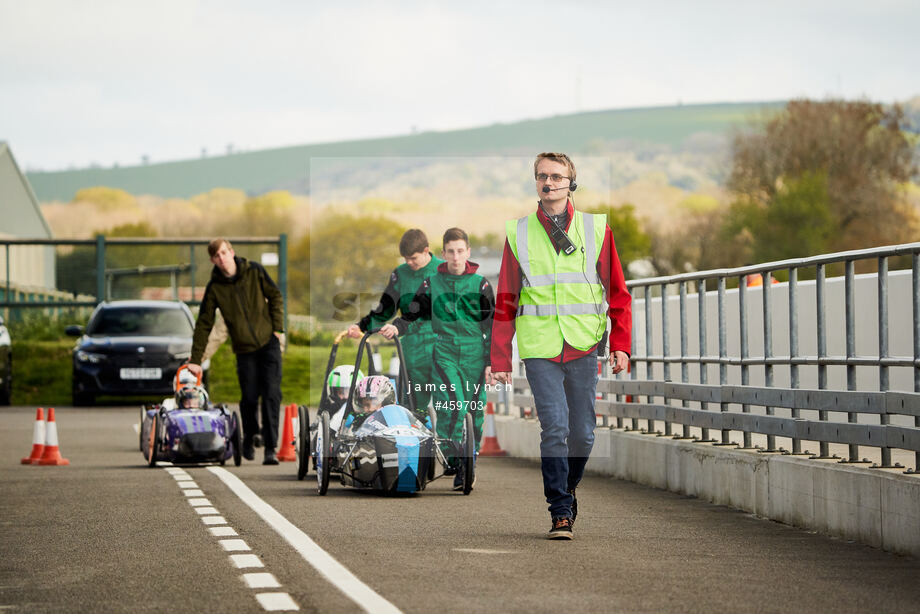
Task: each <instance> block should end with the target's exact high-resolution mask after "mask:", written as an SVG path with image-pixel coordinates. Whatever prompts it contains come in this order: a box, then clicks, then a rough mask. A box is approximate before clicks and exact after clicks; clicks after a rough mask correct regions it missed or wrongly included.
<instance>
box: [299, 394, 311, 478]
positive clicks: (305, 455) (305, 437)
mask: <svg viewBox="0 0 920 614" xmlns="http://www.w3.org/2000/svg"><path fill="white" fill-rule="evenodd" d="M309 472H310V410H309V409H307V408H306V407H305V406H303V405H301V406H300V407H298V408H297V479H298V480H302V479H304V477H306V475H307V473H309Z"/></svg>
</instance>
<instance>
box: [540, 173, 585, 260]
mask: <svg viewBox="0 0 920 614" xmlns="http://www.w3.org/2000/svg"><path fill="white" fill-rule="evenodd" d="M577 187H578V184H577V183H575V182H574V181H571V180H570V181H569V185H567V186H562V187H561V188H551V187H549V186H548V185H545V186H543V193H544V194H549V193H550V192H555V191H556V190H569V191H570V192H574V191H575V188H577ZM540 207H541V208H542V207H543V203H542V202H541V203H540ZM543 213H544V214H545V215H546V217H548V218H549V223H550V226H551V227H552V236H553V240H554V241H555V242H556V245H558V246H559V248H560V249H561V250H562V252H563V253H564V254H565V255H566V256H568V255H569V254H571V253H572V252H574V251H575V245H574V244H573V243H572V240H571V239H569V235H567V234H566V232H565V230H563V228H562V227H561V226H560V225H559V224H557V223H556V220H554V219H553V217H552V216H551V215H549V214H548V213H546V210H545V209H544V210H543ZM582 251H584V248H582Z"/></svg>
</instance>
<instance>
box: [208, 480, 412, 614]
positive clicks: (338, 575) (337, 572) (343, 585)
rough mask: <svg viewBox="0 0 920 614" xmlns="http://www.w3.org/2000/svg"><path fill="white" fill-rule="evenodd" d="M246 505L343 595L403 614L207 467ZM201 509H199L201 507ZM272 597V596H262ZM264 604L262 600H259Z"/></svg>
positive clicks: (237, 483) (238, 484) (236, 483)
mask: <svg viewBox="0 0 920 614" xmlns="http://www.w3.org/2000/svg"><path fill="white" fill-rule="evenodd" d="M208 471H210V472H211V473H213V474H214V475H216V476H217V477H219V478H220V479H221V481H222V482H223V483H224V484H226V485H227V487H228V488H230V490H232V491H233V492H234V493H235V494H236V496H238V497H239V498H240V499H241V500H242V501H243V502H244V503H245V504H246V505H248V506H249V507H250V508H252V510H253V511H254V512H256V513H257V514H258V515H259V516H261V517H262V520H264V521H265V522H267V523H268V525H269V526H271V527H272V528H273V529H274V530H275V532H277V533H278V534H279V535H280V536H281V537H283V538H284V539H285V540H286V541H287V542H288V543H289V544H291V546H293V547H294V549H295V550H296V551H297V552H298V553H300V556H302V557H303V558H304V560H305V561H307V562H308V563H309V564H310V565H312V566H313V567H314V568H315V569H316V570H317V571H318V572H319V573H320V574H322V575H323V576H325V578H326V579H327V580H329V582H331V583H332V584H333V585H334V586H335V587H336V588H338V589H339V590H340V591H341V592H342V594H344V595H345V596H346V597H348V598H349V599H351V600H352V601H354V602H355V603H356V604H358V606H360V607H361V608H362V609H364V610H365V611H367V612H388V613H397V612H400V610H399V608H397V607H396V606H395V605H393V604H392V603H390V602H389V601H387V600H386V599H384V598H383V597H382V596H380V595H379V594H378V593H376V592H375V591H374V589H372V588H371V587H369V586H368V585H367V584H365V583H364V582H362V581H361V580H359V579H358V577H357V576H355V575H354V574H353V573H351V572H350V571H349V570H348V569H347V568H346V567H345V566H344V565H342V564H341V563H339V562H338V561H337V560H335V558H333V557H332V555H330V554H329V553H328V552H326V551H325V550H323V549H322V548H320V547H319V546H318V545H317V544H316V542H314V541H313V540H312V539H310V536H309V535H307V534H306V533H304V532H303V531H301V530H300V529H299V528H297V527H296V526H295V525H294V524H293V523H291V521H289V520H288V519H287V518H285V517H284V516H282V515H281V514H280V513H279V512H278V511H277V510H276V509H275V508H273V507H272V506H271V505H269V504H268V503H266V502H265V501H263V500H262V499H261V498H259V496H258V495H256V494H255V493H254V492H253V491H252V490H251V489H250V488H249V487H248V486H246V484H244V483H243V481H242V480H240V479H239V478H238V477H237V476H235V475H234V474H232V473H230V472H229V471H227V470H225V469H222V468H221V467H208ZM198 509H200V508H198ZM264 594H270V593H263V595H264ZM260 603H261V601H260ZM263 607H264V606H263Z"/></svg>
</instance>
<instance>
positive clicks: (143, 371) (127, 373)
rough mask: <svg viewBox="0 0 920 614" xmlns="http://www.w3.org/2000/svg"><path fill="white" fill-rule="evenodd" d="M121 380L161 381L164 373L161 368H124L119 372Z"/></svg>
mask: <svg viewBox="0 0 920 614" xmlns="http://www.w3.org/2000/svg"><path fill="white" fill-rule="evenodd" d="M119 375H120V376H121V379H160V378H161V377H163V372H162V371H161V370H160V368H159V367H134V368H124V369H122V370H121V371H120V372H119Z"/></svg>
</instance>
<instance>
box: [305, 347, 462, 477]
mask: <svg viewBox="0 0 920 614" xmlns="http://www.w3.org/2000/svg"><path fill="white" fill-rule="evenodd" d="M374 332H376V331H371V332H368V333H366V334H365V335H364V337H363V338H362V339H361V342H360V343H359V345H358V354H357V358H356V359H355V369H354V373H353V375H352V380H351V387H350V389H349V392H348V398H347V400H346V401H345V404H344V407H343V408H342V409H340V410H339V411H337V412H335V414H331V413H330V411H329V410H328V409H327V408H328V407H329V405H330V403H329V399H328V398H327V394H328V390H327V387H326V386H324V387H323V393H322V398H321V400H320V411H319V412H318V415H317V419H316V421H315V422H314V423H313V424H312V425H311V424H310V422H309V412H308V411H307V409H306V408H305V407H303V406H301V407H300V408H299V414H298V430H299V433H298V436H297V442H298V451H297V456H298V459H297V460H298V468H297V478H298V479H300V480H302V479H304V477H305V476H306V475H307V473H308V472H309V467H310V463H311V461H312V463H313V466H314V468H315V470H316V482H317V492H318V493H319V494H320V495H325V494H326V492H327V490H328V488H329V480H330V476H331V475H332V474H336V475H338V477H339V481H340V483H341V484H342V485H344V486H352V487H354V488H360V489H366V490H374V491H379V492H382V493H385V494H396V493H415V492H418V491H421V490H424V489H425V487H426V486H427V485H428V483H429V482H431V481H432V480H435V479H437V478H439V477H442V476H444V475H453V474H454V473H455V472H456V471H460V472H461V475H462V478H463V490H462V492H463V494H464V495H468V494H469V493H470V492H471V491H472V488H473V478H474V470H475V469H474V454H475V439H474V435H473V417H472V416H471V415H470V414H469V413H467V415H466V416H465V418H464V421H463V436H462V440H461V442H460V443H459V444H458V443H456V442H453V441H451V440H449V439H442V438H439V437H438V436H437V435H436V430H435V425H436V415H435V413H434V410H433V409H431V408H428V422H429V423H430V424H429V425H426V424H424V423H422V421H421V420H420V419H419V417H418V416H417V415H416V413H415V398H414V395H412V394H411V391H410V388H409V386H410V382H409V377H408V375H407V374H406V368H405V364H406V361H405V360H404V357H403V352H402V345H401V344H400V342H399V339H398V338H394V339H393V341H394V342H395V344H396V352H397V355H398V357H399V373H398V374H397V376H396V386H395V387H396V393H397V404H394V405H387V406H385V407H382V408H380V409H378V410H376V411H374V412H373V413H371V414H369V415H368V416H367V417H366V418H364V420H363V421H362V422H360V424H358V423H357V422H351V420H350V419H354V417H355V410H354V400H355V388H356V386H357V373H358V371H359V369H360V366H361V360H362V358H363V355H364V350H365V348H366V346H367V345H368V344H367V339H368V337H369V336H370V335H372V334H374ZM341 337H342V335H340V336H339V337H337V338H336V340H335V343H334V344H333V347H332V350H331V352H330V356H329V363H328V364H327V368H326V377H328V376H329V373H330V372H331V370H332V369H333V368H334V367H335V354H336V351H337V348H338V343H339V341H340V340H341ZM368 373H370V374H372V375H373V374H375V366H374V361H373V360H372V358H371V356H370V352H368ZM311 434H312V435H313V436H312V437H311ZM445 451H446V452H447V454H446V455H445ZM448 456H452V457H454V458H456V459H458V461H459V467H451V466H450V464H449V462H448V458H447V457H448ZM449 470H453V471H449Z"/></svg>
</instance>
